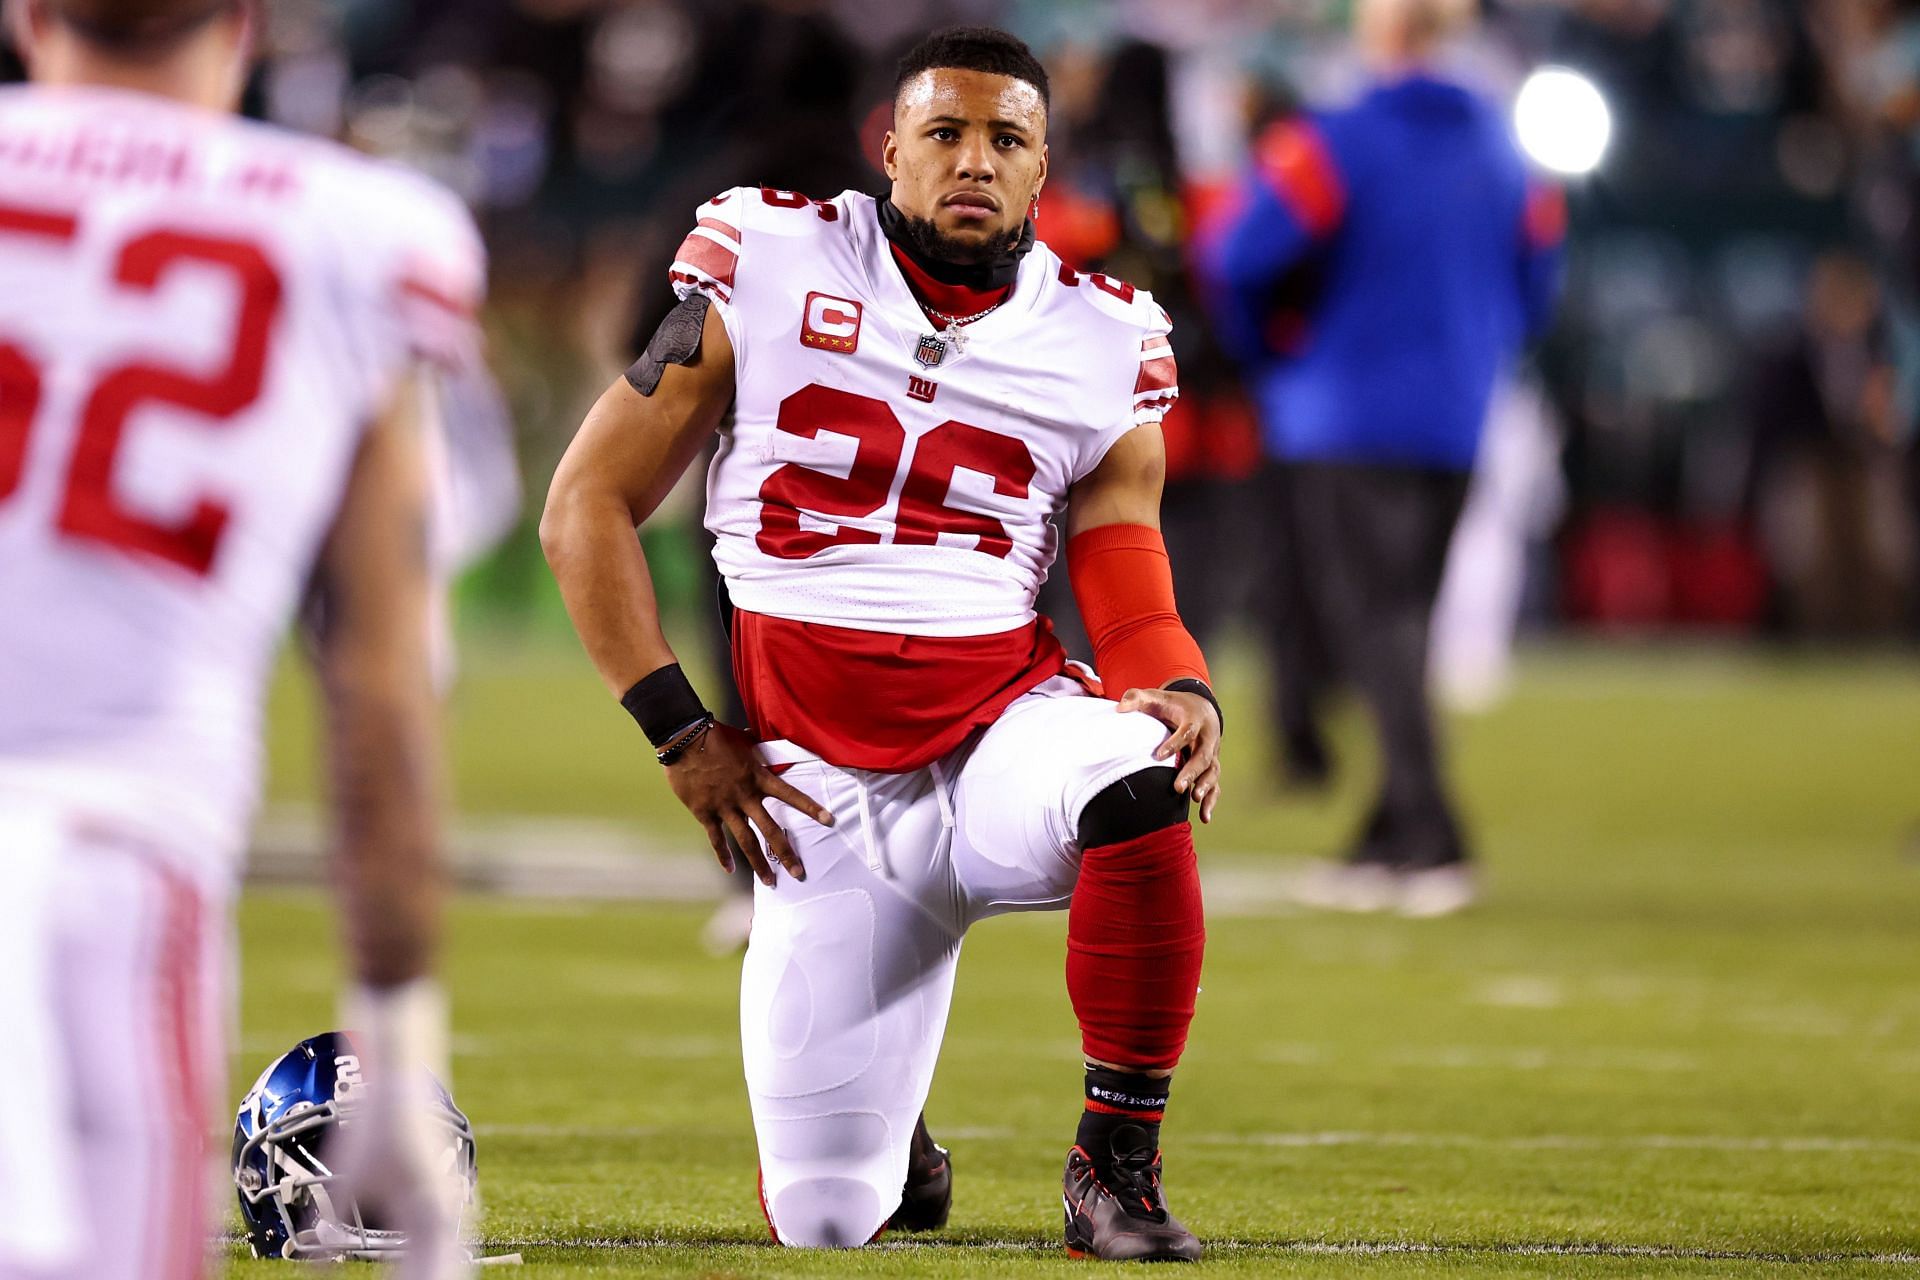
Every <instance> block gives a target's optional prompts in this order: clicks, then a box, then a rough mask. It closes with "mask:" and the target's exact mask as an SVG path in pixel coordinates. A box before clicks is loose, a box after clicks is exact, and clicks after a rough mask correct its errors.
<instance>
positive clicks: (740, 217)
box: [699, 187, 847, 243]
mask: <svg viewBox="0 0 1920 1280" xmlns="http://www.w3.org/2000/svg"><path fill="white" fill-rule="evenodd" d="M843 203H844V201H843V200H823V199H819V198H817V197H814V196H809V195H806V194H804V193H803V192H799V191H785V190H782V189H780V188H779V187H729V188H728V189H727V190H725V191H722V192H721V193H720V194H719V195H717V196H715V197H714V198H713V199H711V200H709V201H707V202H706V203H705V204H703V205H701V206H700V215H699V216H700V217H701V218H702V219H712V220H714V221H716V222H719V223H721V224H723V225H725V226H728V227H730V228H732V229H733V230H734V232H735V234H736V235H738V236H739V237H740V239H741V241H742V243H745V241H746V238H747V237H749V236H752V237H754V238H759V237H761V236H778V237H781V238H783V239H784V238H795V237H811V236H816V235H820V234H822V233H823V232H827V231H834V232H840V233H844V232H845V231H846V227H847V211H846V209H845V208H844V207H843Z"/></svg>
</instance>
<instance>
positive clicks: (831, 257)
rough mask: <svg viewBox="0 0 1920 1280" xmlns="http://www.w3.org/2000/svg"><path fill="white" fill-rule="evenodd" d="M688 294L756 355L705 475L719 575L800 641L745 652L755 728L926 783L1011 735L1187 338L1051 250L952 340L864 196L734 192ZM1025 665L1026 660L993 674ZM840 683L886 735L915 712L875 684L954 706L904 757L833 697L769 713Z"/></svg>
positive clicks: (682, 281) (703, 230) (741, 362)
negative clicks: (1007, 709) (1117, 452)
mask: <svg viewBox="0 0 1920 1280" xmlns="http://www.w3.org/2000/svg"><path fill="white" fill-rule="evenodd" d="M673 276H674V285H675V288H676V289H677V290H678V291H679V292H680V293H681V294H682V295H683V296H685V295H686V294H687V293H689V292H691V291H693V290H699V291H701V292H703V293H705V294H707V295H708V296H709V297H711V298H712V299H713V300H714V301H715V303H716V304H717V308H718V310H719V312H720V315H721V318H722V320H723V321H724V322H725V324H726V330H727V336H728V337H729V339H730V340H731V341H732V344H733V350H734V373H735V386H736V400H735V407H734V420H733V425H732V426H731V428H730V429H729V430H728V432H727V433H726V434H725V435H724V436H723V439H722V442H721V447H720V451H719V453H718V454H717V456H716V457H715V459H714V462H713V466H712V469H711V471H710V473H709V477H708V493H707V525H708V527H709V529H710V530H711V531H712V532H713V533H714V535H715V538H716V545H715V549H714V558H715V561H716V562H717V564H718V566H719V568H720V571H721V574H722V575H723V577H724V578H725V580H726V584H727V589H728V592H729V594H730V595H731V597H732V600H733V603H734V604H735V606H736V607H737V608H738V609H739V610H741V611H743V613H744V614H745V615H746V616H747V617H748V619H749V621H750V622H752V621H754V620H755V619H756V617H757V618H767V619H778V620H783V621H784V622H785V623H786V624H790V625H786V626H783V627H780V628H777V629H776V633H775V636H774V643H773V644H772V646H771V648H772V652H771V653H770V654H769V653H766V652H760V653H753V652H743V651H742V646H741V636H740V633H739V632H738V631H736V636H735V641H736V645H735V665H736V668H737V674H740V675H741V677H742V679H741V685H742V689H741V692H742V694H743V696H744V697H745V698H746V700H747V703H748V707H749V711H750V712H754V713H755V715H754V719H755V727H756V728H758V729H760V730H761V732H762V733H763V735H766V736H783V737H793V738H795V739H796V740H800V741H803V742H805V739H806V737H807V736H809V735H813V736H816V737H818V738H820V739H821V741H818V742H805V745H808V746H809V747H812V748H814V749H815V750H816V751H819V752H820V753H821V754H823V755H825V756H827V758H829V759H830V760H832V761H833V762H834V763H840V764H847V765H853V766H857V767H864V768H877V769H894V770H898V769H905V768H917V767H919V766H920V765H921V764H924V763H925V762H926V761H927V760H928V759H932V758H936V757H937V756H938V755H939V754H942V753H943V748H947V747H950V746H951V745H955V744H957V741H958V740H959V739H960V738H963V737H964V736H965V733H966V732H967V731H968V730H969V729H970V728H972V727H974V726H975V725H977V724H979V723H984V722H986V721H987V720H990V719H991V718H992V716H993V715H994V714H995V713H997V711H998V710H999V706H995V705H992V704H993V703H994V702H996V701H998V702H999V703H1000V705H1002V706H1003V705H1004V704H1005V703H1006V702H1010V701H1011V700H1012V698H1014V697H1017V696H1019V694H1020V693H1022V692H1024V691H1025V688H1026V687H1031V685H1032V684H1035V683H1038V682H1039V681H1040V680H1043V679H1045V678H1047V676H1049V675H1052V674H1056V673H1057V672H1058V671H1059V669H1060V660H1059V658H1058V646H1057V644H1055V643H1054V642H1053V641H1052V638H1051V636H1050V635H1044V636H1042V637H1041V638H1042V639H1044V641H1045V644H1046V645H1048V646H1051V647H1052V652H1053V654H1054V655H1055V657H1054V659H1053V660H1052V662H1051V665H1050V667H1049V663H1048V661H1047V660H1046V658H1045V655H1043V654H1039V653H1037V652H1036V649H1037V646H1036V644H1035V643H1033V642H1032V641H1031V640H1030V639H1029V637H1030V636H1031V635H1032V633H1034V632H1035V629H1036V615H1035V612H1034V599H1035V596H1036V594H1037V593H1038V591H1039V588H1040V584H1041V583H1042V582H1043V581H1044V580H1045V578H1046V574H1047V570H1048V568H1049V566H1050V565H1051V564H1052V562H1053V560H1054V557H1055V554H1056V551H1057V549H1058V548H1057V534H1056V532H1055V529H1054V525H1053V520H1054V518H1055V517H1056V516H1057V515H1058V514H1059V513H1060V512H1061V511H1062V509H1063V508H1064V507H1065V505H1066V501H1067V495H1068V490H1069V489H1070V488H1071V486H1072V485H1073V484H1074V483H1075V482H1077V481H1079V480H1081V479H1082V478H1084V477H1085V476H1086V475H1087V474H1088V473H1090V472H1091V471H1092V470H1093V469H1094V468H1095V467H1096V466H1098V465H1099V463H1100V461H1101V459H1102V458H1103V457H1105V455H1106V453H1107V451H1108V449H1110V448H1111V447H1112V445H1113V444H1114V442H1115V441H1117V440H1118V439H1119V438H1120V437H1121V436H1123V435H1125V434H1126V433H1127V432H1129V431H1131V430H1133V429H1134V428H1135V427H1136V426H1139V425H1141V424H1144V423H1156V422H1158V421H1159V420H1160V418H1161V416H1162V415H1163V414H1164V413H1165V411H1166V409H1167V407H1168V406H1169V405H1170V404H1172V402H1173V399H1174V397H1175V396H1176V395H1177V394H1178V392H1177V390H1176V387H1175V367H1174V359H1173V351H1172V347H1171V344H1170V341H1169V336H1168V333H1169V329H1170V322H1169V321H1168V319H1167V317H1166V313H1165V312H1164V311H1163V310H1162V309H1161V308H1160V307H1159V306H1158V305H1157V304H1155V303H1154V301H1153V299H1152V297H1151V296H1150V295H1149V294H1148V293H1146V292H1145V291H1144V290H1137V289H1135V288H1134V287H1133V286H1131V285H1128V284H1125V283H1123V282H1120V281H1117V280H1113V279H1110V278H1108V277H1106V276H1101V275H1088V274H1084V273H1080V272H1077V271H1074V270H1072V269H1070V268H1068V267H1066V266H1065V265H1064V264H1063V263H1061V261H1060V259H1059V258H1058V257H1056V256H1055V255H1054V254H1053V252H1052V251H1051V250H1049V249H1048V248H1047V247H1046V246H1045V245H1044V244H1040V243H1036V244H1035V245H1034V246H1033V248H1032V250H1031V251H1030V252H1029V253H1027V254H1026V255H1025V256H1024V257H1023V258H1022V260H1021V263H1020V267H1019V273H1018V277H1017V279H1016V281H1015V283H1014V285H1013V288H1012V291H1011V293H1010V294H1009V295H1008V296H1007V297H1006V299H1005V301H1004V302H1002V303H1001V305H1000V306H999V307H998V308H996V309H995V310H993V311H991V312H990V313H988V314H986V315H984V316H982V317H981V318H980V319H978V320H976V321H974V322H972V323H970V324H967V325H965V326H963V327H961V328H960V329H958V331H957V333H955V332H954V331H949V330H943V329H940V328H939V327H937V326H936V325H935V324H934V322H933V321H931V320H929V319H928V317H927V315H926V313H925V312H924V311H923V310H922V309H921V307H920V304H919V302H918V301H917V299H916V298H915V296H914V294H913V293H912V291H911V289H910V287H909V285H908V283H907V281H906V278H905V277H904V276H903V275H902V273H901V270H900V267H899V266H898V265H897V264H896V263H895V261H894V258H893V255H892V251H891V246H890V244H889V242H888V240H887V238H886V236H885V234H884V233H883V231H882V230H881V227H880V223H879V218H878V215H877V212H876V209H875V201H874V199H873V198H872V197H870V196H867V195H863V194H860V193H858V192H852V191H849V192H844V193H842V194H841V195H840V196H839V197H838V198H836V199H834V200H831V201H826V200H811V199H808V198H806V197H805V196H802V195H798V194H796V193H793V192H786V191H777V190H771V189H765V188H746V187H740V188H735V189H733V190H731V191H727V192H724V193H722V194H721V195H719V196H717V197H715V198H714V199H713V200H711V201H709V202H708V203H707V204H705V205H703V206H701V208H700V211H699V221H698V224H697V226H696V227H695V229H694V230H693V232H692V233H691V234H690V235H689V236H688V237H687V239H686V241H685V242H684V243H683V244H682V245H681V248H680V251H679V253H678V255H677V256H676V260H675V262H674V265H673ZM762 630H763V631H764V630H765V628H762ZM848 633H855V634H848ZM754 638H755V637H754V636H752V635H750V636H749V637H748V639H749V641H752V640H753V639H754ZM758 647H759V648H761V649H766V648H768V647H769V646H768V645H766V644H761V645H759V646H758ZM1003 650H1004V651H1005V652H1006V654H1007V655H1008V656H1007V658H1006V661H1005V662H1004V663H1000V664H996V663H994V662H991V661H987V662H984V663H983V662H982V655H990V654H993V653H996V652H1000V651H1003ZM1022 664H1024V667H1023V666H1022ZM831 666H838V667H840V668H843V669H844V668H847V667H849V666H851V667H854V668H858V669H859V670H860V671H861V673H862V676H863V679H862V680H861V681H854V682H852V683H853V684H854V685H855V686H856V687H859V688H864V689H865V691H866V694H867V696H865V697H858V698H856V699H855V700H857V701H858V702H859V703H860V704H861V706H860V708H859V713H858V714H860V715H862V716H864V717H866V718H867V719H868V721H870V722H871V721H874V720H876V719H877V720H881V721H884V720H887V719H888V718H889V717H890V716H893V715H895V714H897V708H894V707H890V706H883V705H877V702H878V701H879V700H877V699H876V698H875V696H874V693H875V690H874V681H875V680H880V681H883V682H885V681H889V680H890V678H892V677H898V678H899V679H898V681H897V683H899V684H900V685H901V686H902V688H903V690H910V691H911V692H910V695H909V696H910V697H911V700H912V701H913V702H914V703H915V704H916V705H918V706H920V707H926V708H932V709H933V710H932V711H930V712H929V714H928V717H927V718H923V719H922V720H920V721H919V722H917V723H914V724H911V725H909V724H906V723H900V724H896V725H894V726H892V727H893V728H894V729H895V730H897V733H896V735H895V736H897V737H898V738H899V739H900V742H899V743H897V744H894V745H888V744H887V743H884V742H879V741H875V740H874V737H875V732H874V729H873V728H872V726H871V724H870V725H869V726H868V727H866V728H865V729H863V727H862V726H860V725H856V724H845V725H840V726H836V725H833V724H825V725H822V724H820V723H819V722H820V721H821V720H822V719H831V718H832V717H833V716H834V712H833V710H832V707H831V701H832V700H828V699H819V700H816V701H815V702H813V704H812V705H809V706H806V707H805V708H804V714H802V711H803V708H802V707H800V706H798V705H793V706H788V707H787V708H786V714H784V715H782V714H779V713H778V712H777V711H773V712H771V713H770V711H769V708H768V706H767V704H768V703H770V702H779V701H781V700H780V699H777V698H770V697H768V696H756V695H765V694H767V692H768V690H767V689H766V688H765V687H761V688H756V686H768V685H777V686H782V687H784V688H786V689H787V691H789V692H792V691H793V690H794V689H795V688H797V687H798V685H799V684H801V683H802V682H803V677H802V676H801V675H800V672H801V671H802V670H803V669H804V670H806V671H809V672H812V673H814V674H810V675H807V676H805V677H804V683H806V684H808V685H811V686H813V687H818V686H819V675H818V673H820V672H821V670H822V668H823V667H831ZM1015 667H1021V668H1022V669H1020V670H1015V669H1014V668H1015ZM769 668H772V670H770V669H769ZM780 668H784V669H785V671H784V673H783V672H782V671H781V670H779V669H780ZM842 674H844V671H843V672H842ZM785 675H791V676H792V677H793V678H791V679H788V678H783V677H784V676H785ZM1022 680H1025V681H1027V683H1026V684H1025V685H1024V686H1023V687H1018V688H1015V687H1012V686H1013V685H1018V684H1020V682H1021V681H1022ZM801 693H802V694H804V690H801ZM786 701H788V702H792V701H793V699H786ZM886 701H888V702H897V701H898V700H897V699H888V700H886ZM756 702H758V703H760V704H761V705H760V706H759V707H756V705H755V704H756ZM768 718H771V719H772V720H774V721H776V722H779V723H775V724H772V725H768V724H765V723H762V721H763V720H765V719H768ZM886 729H887V726H886V725H881V726H880V736H881V737H885V736H886V734H885V731H886Z"/></svg>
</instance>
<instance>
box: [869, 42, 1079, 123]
mask: <svg viewBox="0 0 1920 1280" xmlns="http://www.w3.org/2000/svg"><path fill="white" fill-rule="evenodd" d="M936 67H954V68H957V69H959V70H961V71H984V72H986V73H987V74H989V75H996V76H1010V77H1012V78H1013V79H1015V80H1025V81H1026V82H1027V83H1028V84H1030V85H1032V86H1033V87H1034V88H1036V89H1038V90H1039V91H1040V103H1041V105H1042V106H1044V107H1046V108H1048V109H1049V110H1051V109H1052V107H1053V100H1052V97H1051V96H1050V89H1049V86H1048V84H1047V69H1046V68H1045V67H1043V66H1041V65H1040V59H1038V58H1036V57H1034V56H1033V50H1031V49H1029V48H1027V45H1026V42H1025V41H1024V40H1021V39H1020V38H1019V37H1018V36H1014V35H1009V34H1008V33H1007V32H1005V31H1002V30H1000V29H999V28H998V27H948V28H946V29H945V30H943V31H936V32H934V33H933V34H932V35H930V36H928V37H927V38H926V39H925V40H922V41H921V42H920V43H919V44H917V45H915V46H913V48H911V49H909V50H907V53H906V56H905V57H903V58H901V59H900V70H899V74H898V75H896V76H895V77H894V81H893V96H894V99H895V100H896V101H897V100H898V99H899V97H900V91H901V90H902V89H904V88H906V87H907V82H908V81H909V80H912V79H913V78H914V77H915V76H917V75H919V74H920V73H921V72H923V71H932V70H933V69H934V68H936Z"/></svg>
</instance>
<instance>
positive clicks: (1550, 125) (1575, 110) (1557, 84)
mask: <svg viewBox="0 0 1920 1280" xmlns="http://www.w3.org/2000/svg"><path fill="white" fill-rule="evenodd" d="M1513 129H1514V132H1515V133H1516V134H1517V135H1519V138H1520V145H1521V147H1522V148H1524V149H1525V150H1526V153H1527V154H1528V155H1529V156H1531V157H1533V159H1534V160H1535V162H1537V163H1538V164H1540V165H1542V166H1543V167H1545V168H1547V169H1550V170H1552V171H1553V172H1555V173H1561V174H1566V175H1568V176H1570V177H1577V176H1579V175H1581V174H1587V173H1592V172H1593V171H1594V170H1595V169H1597V168H1599V167H1600V161H1601V159H1602V157H1604V156H1605V155H1606V153H1607V143H1608V142H1609V141H1610V140H1611V139H1612V137H1613V113H1612V112H1610V111H1608V110H1607V100H1606V99H1605V98H1603V97H1601V96H1600V90H1599V88H1598V86H1596V85H1595V84H1594V83H1593V81H1591V80H1589V79H1587V78H1586V77H1585V76H1583V75H1581V74H1580V73H1579V72H1578V71H1573V70H1569V69H1568V68H1566V67H1542V68H1540V69H1539V70H1538V71H1535V72H1534V73H1533V74H1532V75H1530V76H1528V77H1527V80H1526V83H1525V84H1523V85H1521V86H1520V96H1519V97H1518V98H1515V99H1514V103H1513Z"/></svg>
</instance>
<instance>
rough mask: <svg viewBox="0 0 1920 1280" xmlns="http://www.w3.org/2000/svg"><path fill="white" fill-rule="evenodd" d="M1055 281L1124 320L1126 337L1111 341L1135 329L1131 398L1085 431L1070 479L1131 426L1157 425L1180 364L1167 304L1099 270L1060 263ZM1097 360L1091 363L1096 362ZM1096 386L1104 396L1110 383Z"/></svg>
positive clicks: (1173, 394) (1174, 393)
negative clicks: (1105, 420)
mask: <svg viewBox="0 0 1920 1280" xmlns="http://www.w3.org/2000/svg"><path fill="white" fill-rule="evenodd" d="M1060 282H1061V283H1062V284H1065V285H1071V286H1073V287H1074V291H1075V292H1076V293H1077V294H1078V295H1079V297H1080V299H1081V300H1082V301H1084V302H1085V303H1087V304H1088V305H1089V306H1091V307H1092V308H1093V309H1094V310H1095V311H1097V312H1099V313H1100V314H1101V315H1103V316H1104V317H1107V318H1109V319H1111V320H1117V321H1120V322H1121V325H1122V326H1124V327H1123V329H1122V332H1123V333H1125V334H1126V335H1128V336H1127V337H1125V338H1121V337H1118V336H1116V337H1115V338H1114V339H1113V340H1114V341H1126V342H1129V343H1132V342H1134V341H1135V340H1136V338H1135V335H1137V343H1138V350H1137V359H1130V360H1128V361H1126V362H1125V367H1126V368H1127V370H1128V371H1129V372H1131V374H1132V377H1133V383H1132V391H1131V399H1130V400H1128V401H1127V402H1126V407H1125V408H1122V409H1120V410H1119V411H1118V412H1116V413H1115V414H1114V416H1113V420H1112V421H1111V422H1109V423H1106V424H1103V425H1102V428H1101V429H1100V430H1098V431H1095V432H1094V433H1092V434H1091V435H1089V436H1088V437H1087V438H1086V440H1085V442H1084V444H1083V445H1082V448H1081V450H1080V453H1079V456H1078V457H1077V458H1076V459H1075V462H1074V469H1073V478H1074V480H1076V481H1078V480H1082V479H1085V478H1086V477H1087V476H1088V475H1089V474H1091V473H1092V471H1093V470H1094V468H1095V467H1098V466H1099V465H1100V463H1101V460H1102V459H1104V458H1105V457H1106V456H1107V452H1108V451H1109V450H1111V449H1112V448H1113V446H1114V445H1115V444H1117V443H1119V441H1120V438H1121V437H1122V436H1125V435H1126V434H1127V433H1128V432H1130V431H1132V430H1133V429H1134V428H1135V427H1141V426H1153V425H1158V424H1159V422H1160V420H1161V419H1162V418H1164V417H1166V414H1167V410H1168V409H1169V408H1171V407H1172V406H1173V402H1174V401H1175V400H1177V399H1178V398H1179V396H1180V385H1179V370H1178V367H1177V365H1176V363H1175V360H1174V354H1173V319H1172V317H1170V316H1168V315H1167V312H1166V308H1164V307H1162V306H1161V305H1160V304H1159V303H1157V302H1155V301H1154V300H1153V295H1152V294H1151V293H1149V292H1147V291H1146V290H1145V289H1140V288H1136V287H1135V286H1133V285H1131V284H1128V283H1127V282H1126V281H1124V280H1116V279H1114V278H1113V277H1112V276H1108V275H1102V274H1100V273H1099V272H1093V273H1090V274H1089V273H1086V272H1080V271H1075V270H1073V269H1072V268H1067V267H1063V268H1062V269H1061V272H1060ZM1099 367H1100V366H1098V365H1093V366H1090V368H1099ZM1089 390H1090V391H1097V393H1098V398H1099V399H1100V401H1101V402H1103V403H1104V402H1106V400H1107V394H1106V393H1107V392H1108V391H1109V388H1107V387H1100V388H1097V389H1095V388H1089Z"/></svg>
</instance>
